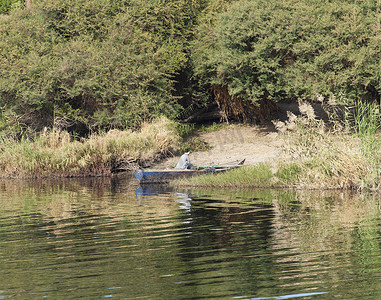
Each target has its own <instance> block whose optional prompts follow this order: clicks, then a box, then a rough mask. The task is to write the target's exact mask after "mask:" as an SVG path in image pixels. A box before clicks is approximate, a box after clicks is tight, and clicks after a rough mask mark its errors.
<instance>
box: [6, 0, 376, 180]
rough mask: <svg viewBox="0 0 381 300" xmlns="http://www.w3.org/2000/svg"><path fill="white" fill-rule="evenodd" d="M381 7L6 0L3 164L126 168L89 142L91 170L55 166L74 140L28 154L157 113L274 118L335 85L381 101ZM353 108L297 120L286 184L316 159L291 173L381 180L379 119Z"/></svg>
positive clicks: (244, 0) (203, 0)
mask: <svg viewBox="0 0 381 300" xmlns="http://www.w3.org/2000/svg"><path fill="white" fill-rule="evenodd" d="M25 4H27V5H25ZM380 10H381V6H380V4H379V3H376V2H375V1H368V0H360V1H355V2H354V1H350V0H344V1H342V0H340V1H339V0H332V1H325V2H324V5H322V2H321V1H316V0H301V1H294V0H286V1H278V0H266V1H265V0H192V1H188V0H166V1H161V0H149V1H146V0H86V1H85V0H77V1H72V0H70V1H62V0H28V1H24V0H0V137H1V145H0V147H1V155H4V157H3V158H2V160H1V161H0V164H1V166H2V170H6V172H5V171H4V174H16V173H17V174H24V175H27V174H29V175H31V174H32V171H31V170H35V172H36V174H46V173H47V172H48V171H49V170H50V171H51V173H52V174H57V173H62V174H67V175H69V174H80V173H81V172H84V174H93V173H94V174H100V173H109V172H110V170H113V169H115V168H116V169H117V168H119V167H118V163H114V162H113V160H114V159H116V160H117V158H110V157H108V156H109V154H107V155H106V154H104V155H105V156H107V157H108V158H107V159H103V156H104V155H103V154H102V155H98V153H97V152H91V151H90V150H89V151H87V150H86V151H85V150H81V151H82V152H81V151H80V150H78V151H79V152H78V153H82V155H83V157H87V156H88V154H89V153H93V154H94V158H92V159H91V161H93V163H92V164H93V166H94V167H89V166H90V165H91V164H90V165H88V164H87V163H86V166H87V167H85V168H83V167H82V165H85V162H84V161H87V158H86V159H85V158H83V159H81V158H78V161H81V163H80V164H79V165H75V164H74V165H72V161H71V158H70V159H69V158H67V161H66V162H67V163H66V162H65V163H62V164H61V163H57V160H56V157H57V156H58V155H62V156H63V157H65V155H68V153H72V152H70V151H75V150H70V151H69V150H67V151H69V152H68V153H66V152H65V151H66V150H63V149H66V148H65V147H66V146H65V147H61V148H60V149H59V151H56V152H62V153H63V154H58V153H55V152H54V151H50V150H46V151H45V150H44V151H42V152H38V153H39V154H38V155H37V157H36V158H33V159H31V160H28V159H26V160H25V161H24V162H23V161H21V157H26V156H27V155H32V154H27V153H29V152H30V153H32V152H33V151H32V150H27V149H28V147H29V148H30V147H31V146H30V145H33V147H34V148H35V149H40V146H39V143H43V142H42V141H43V140H44V139H47V136H50V137H49V139H50V138H53V137H56V136H59V137H58V139H59V140H60V141H61V142H59V143H62V141H63V140H69V138H68V137H67V134H68V135H69V136H70V140H71V142H70V145H71V143H73V145H77V146H76V147H79V148H81V147H85V146H84V145H92V143H93V140H94V137H95V136H97V137H98V138H100V136H102V137H103V138H105V137H106V136H113V132H114V133H115V130H119V131H120V132H128V134H127V135H130V134H135V133H133V132H134V131H136V134H137V135H138V134H139V133H138V132H139V130H140V129H141V126H142V124H145V123H146V122H147V121H151V120H155V119H158V118H159V119H160V118H162V117H166V118H167V119H170V120H175V121H184V120H187V119H189V116H191V115H194V114H195V113H196V112H200V111H203V110H208V109H210V108H211V107H216V106H217V107H218V109H219V113H220V116H222V118H223V119H225V120H226V121H230V120H235V121H240V122H248V123H250V122H255V123H260V122H262V123H265V122H268V121H269V120H271V119H274V118H276V116H277V113H278V111H279V106H280V104H282V103H284V102H286V101H287V102H288V101H294V102H303V103H312V102H316V101H318V100H319V99H320V98H324V99H332V98H335V96H336V98H345V99H346V100H348V101H347V103H346V104H345V105H348V103H350V106H352V105H354V106H356V107H360V106H359V105H360V104H358V103H365V104H364V105H368V104H369V105H373V104H371V103H375V102H376V103H379V100H380V91H381V72H380V61H381V48H380V47H379V37H380V34H381V25H380V24H381V23H380ZM361 105H362V104H361ZM374 111H376V108H375V109H374ZM355 112H356V113H357V115H356V114H353V115H352V119H350V122H352V123H351V125H345V126H344V125H341V126H343V127H341V128H342V129H335V128H336V127H334V128H333V129H332V128H330V129H327V128H326V127H324V126H326V125H324V126H323V125H319V124H318V121H317V120H314V121H311V122H310V123H311V124H308V125H306V124H303V123H301V122H300V124H298V126H297V128H298V130H296V131H295V132H293V133H294V136H295V141H294V144H293V149H292V148H290V149H289V150H290V151H291V152H292V151H294V152H295V153H299V152H300V153H299V154H300V157H299V158H297V159H296V158H295V161H296V160H298V162H297V163H296V162H295V163H294V164H288V165H287V166H278V167H279V170H278V171H277V173H276V174H278V176H276V178H277V179H278V180H279V181H280V182H281V183H282V184H287V185H289V184H290V179H287V178H288V177H287V176H286V175H287V174H289V175H288V176H289V177H290V178H294V177H295V176H296V175H294V174H295V170H305V172H307V169H308V170H309V171H308V172H309V173H308V172H307V173H308V174H309V175H308V176H307V177H306V176H304V177H297V178H294V179H295V180H296V181H297V185H298V186H301V185H303V180H306V178H309V180H308V182H310V183H312V184H313V186H315V185H316V186H318V185H319V184H326V183H327V184H328V182H325V181H329V182H334V184H333V183H331V185H328V187H331V186H334V187H336V186H343V187H353V188H361V187H363V186H368V187H371V188H376V186H377V180H378V179H379V170H378V163H379V162H378V161H377V159H378V158H377V157H379V155H377V154H378V152H377V151H379V150H378V147H379V146H378V145H377V143H378V142H377V139H378V137H377V135H375V134H372V135H369V133H367V132H365V133H361V130H362V128H363V127H364V126H365V127H364V128H368V127H369V126H370V127H372V126H375V127H378V125H377V122H378V121H379V120H378V119H377V121H375V122H376V123H375V124H368V122H373V121H372V120H370V119H366V118H363V116H362V114H361V109H355ZM344 117H345V116H344V115H341V116H339V118H341V121H342V122H343V121H344V122H346V121H345V118H344ZM356 118H358V119H356ZM348 120H349V119H348ZM356 120H357V121H356ZM353 122H355V125H356V126H357V127H356V126H354V125H353V124H354V123H353ZM356 122H357V123H356ZM330 126H331V125H330ZM353 126H354V127H353ZM322 127H324V128H322ZM45 128H46V130H45ZM337 128H338V127H337ZM131 130H132V131H131ZM367 130H368V129H366V130H365V131H367ZM108 131H110V133H107V134H106V133H104V132H108ZM320 131H323V132H324V134H320V135H319V132H320ZM340 131H342V132H340ZM350 132H356V133H357V135H356V136H354V137H353V136H352V135H351V133H350ZM48 133H49V134H48ZM121 135H123V134H122V133H121ZM72 136H76V137H77V138H78V139H82V142H81V143H77V142H78V140H76V142H74V141H73V138H72ZM352 137H353V138H352ZM83 138H88V142H84V140H83ZM173 138H174V139H175V140H176V139H177V133H176V134H175V135H174V136H173ZM348 140H350V142H348ZM290 141H291V138H290ZM17 143H19V145H16V144H17ZM26 145H29V146H26ZM79 145H81V146H79ZM192 145H201V146H203V145H202V143H201V142H200V141H197V140H195V141H192V142H191V143H189V147H193V146H192ZM290 145H291V142H290ZM321 145H323V146H321ZM338 145H340V147H342V148H343V149H346V147H347V148H348V151H349V149H359V151H360V152H358V153H357V152H356V151H355V152H354V153H345V152H343V151H344V150H342V149H341V148H340V147H339V146H338ZM201 146H197V147H201ZM49 147H50V146H49ZM70 147H71V146H70ZM70 147H69V148H70ZM73 147H74V146H73ZM89 147H90V146H89ZM187 147H188V146H185V147H183V150H184V149H185V148H187ZM303 147H304V149H303ZM319 147H320V148H322V147H323V148H325V149H326V152H327V153H326V154H325V155H330V156H329V158H330V159H329V160H327V159H326V157H325V156H324V155H323V154H321V152H316V151H315V149H316V148H319ZM335 147H338V148H337V150H335V149H336V148H335ZM90 148H91V147H90ZM106 148H107V147H106ZM23 149H24V150H23ZM52 149H54V147H52ZM170 149H171V148H168V149H167V150H166V151H171V150H170ZM187 149H188V148H187ZM328 149H329V151H328ZM23 151H24V152H25V153H23V154H22V155H21V154H20V155H18V156H17V155H16V154H12V155H16V156H15V157H16V158H17V159H15V162H17V161H19V162H18V163H15V164H16V165H17V167H15V168H13V167H9V166H8V164H11V163H12V157H14V156H12V155H11V154H9V153H10V152H14V153H21V152H23ZM134 151H135V150H134ZM134 151H132V152H134ZM142 151H143V150H142ZM144 151H145V150H144ZM144 151H143V152H144ZM298 151H299V152H298ZM345 151H346V150H345ZM53 152H54V153H55V154H52V153H53ZM159 152H160V151H159ZM304 152H305V153H304ZM349 152H350V151H349ZM6 153H8V154H6ZM306 153H307V154H308V155H310V157H309V160H306V159H305V158H303V155H305V154H306ZM6 155H8V156H6ZM9 155H10V156H9ZM33 155H34V154H33ZM76 155H79V154H76ZM142 155H143V156H144V154H142ZM348 155H352V156H348ZM45 156H49V157H51V158H49V159H48V160H46V157H45ZM110 156H112V155H111V154H110ZM100 157H102V158H100ZM113 157H115V155H114V156H113ZM133 157H134V159H136V160H137V161H141V159H140V158H136V157H135V156H134V155H133ZM312 158H313V159H312ZM348 158H349V160H348V161H346V159H348ZM50 159H51V160H52V161H51V162H48V161H49V160H50ZM65 159H66V158H63V160H64V161H65ZM319 159H320V161H319ZM148 160H150V159H148ZM329 161H330V162H329ZM98 162H102V163H100V164H99V165H98ZM38 164H40V165H39V166H38V167H36V166H37V165H38ZM102 164H104V165H105V167H104V171H100V170H103V169H102V168H103V167H101V165H102ZM58 165H59V166H60V167H57V166H58ZM57 168H58V169H59V170H61V171H60V172H58V169H57ZM89 170H92V171H89ZM282 170H283V171H282ZM350 170H351V172H352V171H353V172H357V173H356V174H358V176H357V177H356V176H353V175H350ZM273 172H275V171H274V170H273ZM282 174H283V175H282ZM29 175H28V176H29ZM314 178H315V179H314Z"/></svg>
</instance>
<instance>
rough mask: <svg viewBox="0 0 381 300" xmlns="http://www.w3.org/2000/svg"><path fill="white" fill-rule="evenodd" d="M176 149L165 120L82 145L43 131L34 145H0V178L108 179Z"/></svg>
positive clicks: (169, 124)
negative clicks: (113, 174)
mask: <svg viewBox="0 0 381 300" xmlns="http://www.w3.org/2000/svg"><path fill="white" fill-rule="evenodd" d="M178 147H179V137H178V134H177V133H176V130H175V126H174V124H173V123H172V122H171V121H169V120H168V119H165V118H161V119H158V120H156V121H154V122H153V123H145V124H143V126H142V128H141V130H140V131H134V132H133V131H129V130H126V131H120V130H112V131H109V132H107V133H104V134H97V135H92V136H91V137H90V138H88V139H85V140H82V141H74V140H73V139H72V138H71V137H70V135H69V134H68V133H67V132H64V131H60V130H53V131H45V132H42V133H41V134H40V135H39V136H38V137H36V138H35V140H34V141H31V140H28V139H23V140H21V141H14V140H12V139H4V140H3V141H2V145H1V147H0V172H1V175H0V177H46V176H64V177H71V176H101V175H109V174H111V173H113V172H117V171H124V170H131V169H133V168H135V167H136V166H137V165H138V164H147V163H149V162H153V161H156V160H158V159H159V158H161V157H163V156H165V155H167V154H169V153H170V152H171V151H175V150H177V149H178Z"/></svg>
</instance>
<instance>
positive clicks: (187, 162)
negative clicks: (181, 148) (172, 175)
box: [175, 152, 194, 170]
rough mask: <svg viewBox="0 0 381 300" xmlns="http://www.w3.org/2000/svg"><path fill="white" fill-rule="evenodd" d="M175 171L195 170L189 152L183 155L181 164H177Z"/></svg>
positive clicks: (180, 160)
mask: <svg viewBox="0 0 381 300" xmlns="http://www.w3.org/2000/svg"><path fill="white" fill-rule="evenodd" d="M175 169H178V170H186V169H190V170H194V166H193V164H191V162H190V158H189V152H185V153H184V154H183V155H181V157H180V159H179V162H178V163H177V165H176V167H175Z"/></svg>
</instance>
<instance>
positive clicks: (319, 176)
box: [178, 99, 381, 191]
mask: <svg viewBox="0 0 381 300" xmlns="http://www.w3.org/2000/svg"><path fill="white" fill-rule="evenodd" d="M329 102H330V103H327V105H332V103H333V101H332V99H330V100H329ZM299 110H300V112H301V115H300V116H296V115H294V114H292V113H288V120H287V121H286V122H280V121H276V122H274V125H275V126H276V128H277V129H278V130H279V132H280V133H281V135H282V136H283V138H284V140H285V146H284V149H283V150H284V152H285V153H286V154H287V156H288V157H290V160H289V161H283V162H273V163H272V165H258V166H254V167H248V168H241V169H238V170H233V171H231V172H230V171H229V172H227V173H225V174H221V175H216V176H213V175H212V176H209V175H205V176H202V177H195V178H192V179H190V180H183V181H181V182H178V184H181V185H191V186H201V187H205V186H207V187H265V186H267V187H293V188H299V189H355V190H377V191H380V190H381V142H380V138H379V134H378V127H377V126H379V125H378V124H381V117H380V113H379V110H378V107H377V106H372V105H369V106H368V105H367V104H365V105H364V104H362V103H357V107H356V109H355V110H353V111H355V114H354V115H350V116H349V118H348V119H345V120H342V119H341V120H338V119H335V118H331V122H330V123H329V124H327V123H325V122H323V121H322V120H318V119H317V118H316V115H315V112H314V110H313V108H312V106H311V105H310V104H308V103H300V104H299ZM331 111H335V110H334V109H332V110H331ZM328 113H329V111H328Z"/></svg>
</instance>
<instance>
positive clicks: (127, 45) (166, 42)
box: [0, 0, 199, 131]
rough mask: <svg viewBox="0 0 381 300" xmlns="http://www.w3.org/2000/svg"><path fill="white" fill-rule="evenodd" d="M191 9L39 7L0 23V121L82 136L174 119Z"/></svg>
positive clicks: (176, 5)
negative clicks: (177, 80) (147, 121)
mask: <svg viewBox="0 0 381 300" xmlns="http://www.w3.org/2000/svg"><path fill="white" fill-rule="evenodd" d="M197 3H198V2H197V1H191V2H189V1H185V0H171V1H159V0H151V1H142V0H130V1H124V0H118V1H115V0H113V1H112V0H90V1H88V0H86V1H85V0H80V1H74V0H65V1H64V0H54V1H47V0H40V1H36V2H34V3H33V9H31V10H24V11H17V12H14V13H13V14H11V15H10V16H9V17H8V18H7V19H0V97H1V100H0V101H1V102H2V103H1V105H2V107H3V111H4V113H3V115H8V116H9V115H15V116H17V118H16V119H17V122H18V124H20V125H21V126H22V127H24V128H27V127H31V128H33V129H35V130H38V129H41V128H42V127H44V126H59V127H61V128H69V129H73V130H81V129H82V130H85V131H87V130H89V129H100V128H103V129H107V128H115V127H126V126H134V125H136V124H138V123H139V122H141V121H142V120H144V119H149V118H152V117H154V116H157V115H162V114H164V115H166V116H168V117H171V118H173V117H175V116H176V115H177V113H178V111H179V109H180V107H179V105H178V99H177V97H175V96H174V93H173V90H174V85H175V76H176V75H177V74H178V73H179V72H181V71H182V70H183V69H184V68H185V67H186V65H187V61H188V56H189V43H188V40H189V37H190V35H191V27H192V24H193V23H192V22H193V21H194V14H195V11H197V9H199V8H198V4H197ZM196 4H197V5H196ZM5 112H7V113H5Z"/></svg>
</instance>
